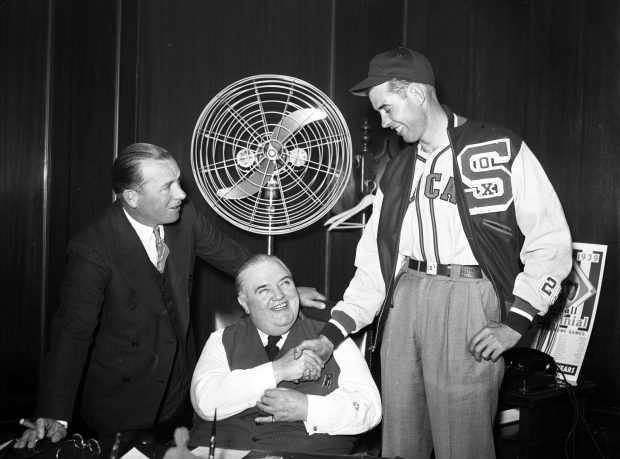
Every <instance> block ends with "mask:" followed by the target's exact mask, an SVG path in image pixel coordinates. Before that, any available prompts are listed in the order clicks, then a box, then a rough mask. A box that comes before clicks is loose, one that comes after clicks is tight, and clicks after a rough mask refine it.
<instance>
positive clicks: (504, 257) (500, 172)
mask: <svg viewBox="0 0 620 459" xmlns="http://www.w3.org/2000/svg"><path fill="white" fill-rule="evenodd" d="M444 110H445V112H446V115H447V117H448V138H449V140H450V147H451V150H452V154H453V174H454V192H455V194H456V204H457V207H458V212H459V216H460V220H461V223H462V226H463V229H464V232H465V235H466V236H467V239H468V242H469V245H470V247H471V249H472V253H473V254H474V257H475V258H476V260H477V261H478V264H479V265H480V267H481V269H482V270H483V271H484V273H485V274H486V276H487V277H488V278H489V279H490V281H491V283H492V284H493V287H494V289H495V292H496V294H497V297H498V300H499V302H500V304H501V306H502V312H503V314H502V317H503V318H504V319H503V320H504V323H505V324H506V325H508V326H510V327H511V328H513V329H515V330H517V331H518V332H519V333H521V334H523V333H524V332H525V331H526V330H527V328H528V326H529V324H530V323H531V320H532V319H533V317H534V315H536V314H537V313H538V314H544V313H545V312H546V311H547V309H548V307H549V305H550V304H551V303H553V301H554V300H555V298H556V297H557V294H558V292H559V290H560V283H561V281H562V280H563V279H564V278H565V277H566V275H568V273H569V272H570V269H571V265H572V261H571V238H570V232H569V229H568V225H567V223H566V219H565V217H564V213H563V211H562V207H561V205H560V202H559V200H558V198H557V195H556V194H555V191H554V190H553V187H552V186H551V184H550V183H549V180H548V178H547V176H546V175H545V173H544V171H543V170H542V167H541V166H540V164H539V163H538V161H537V160H536V158H535V157H534V155H533V154H532V153H531V151H530V150H529V148H528V147H527V145H526V144H525V143H524V142H523V140H522V139H521V138H520V137H518V136H517V135H516V134H515V133H513V132H512V131H510V130H509V129H507V128H504V127H501V126H497V125H493V124H489V123H482V122H476V121H470V120H466V119H465V118H461V117H458V116H455V115H454V114H453V113H452V111H451V110H450V109H449V108H448V107H445V106H444ZM416 150H417V144H414V145H411V146H410V147H408V148H407V150H406V151H404V152H402V153H401V154H399V155H397V156H396V157H395V158H393V159H392V160H391V161H390V162H389V163H388V165H387V166H386V168H385V172H384V174H383V176H382V178H381V181H380V186H379V190H378V192H377V197H376V199H375V202H374V204H373V214H372V216H371V218H370V220H369V222H368V225H367V227H366V229H365V231H364V234H363V236H362V239H361V240H360V243H359V245H358V249H357V255H356V263H355V264H356V267H357V271H356V274H355V276H354V278H353V280H352V281H351V284H350V285H349V287H348V288H347V291H346V292H345V295H344V298H343V301H342V302H340V303H338V304H337V305H336V307H335V308H334V309H333V311H332V320H333V321H336V322H338V325H340V328H341V329H344V330H345V331H346V332H347V333H351V332H353V331H357V330H359V329H360V328H363V327H364V326H365V325H368V324H369V323H371V322H372V321H373V319H374V318H375V315H378V317H377V320H376V322H375V327H374V330H373V336H372V337H371V341H372V342H371V346H370V350H371V351H372V350H374V349H375V348H376V346H377V345H378V344H379V343H380V340H381V334H382V330H383V325H384V323H385V319H386V317H387V313H388V311H389V309H390V305H391V294H392V291H393V288H394V286H395V276H396V273H397V272H398V271H399V270H400V268H401V266H402V264H403V263H404V262H405V260H404V257H403V256H402V254H400V253H399V245H400V232H401V225H402V222H403V219H404V217H405V214H406V212H407V208H408V206H409V203H410V197H409V193H408V191H409V190H411V188H412V181H413V175H414V165H415V151H416ZM515 192H516V194H515ZM522 265H523V269H522ZM506 312H507V313H506ZM321 333H322V334H324V335H325V336H327V337H328V338H329V339H330V340H332V342H334V344H337V343H338V342H339V341H340V340H341V339H342V338H341V336H342V333H341V332H340V330H339V329H338V328H337V327H336V326H335V325H334V324H333V323H330V324H328V325H327V326H326V327H325V328H324V329H323V330H322V332H321Z"/></svg>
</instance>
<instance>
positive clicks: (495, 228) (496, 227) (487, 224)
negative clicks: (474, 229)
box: [482, 218, 515, 240]
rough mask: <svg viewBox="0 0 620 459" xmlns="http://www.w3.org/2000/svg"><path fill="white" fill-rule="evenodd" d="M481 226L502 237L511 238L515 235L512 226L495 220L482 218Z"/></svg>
mask: <svg viewBox="0 0 620 459" xmlns="http://www.w3.org/2000/svg"><path fill="white" fill-rule="evenodd" d="M482 226H483V228H484V229H486V230H489V231H490V232H492V233H493V234H496V235H498V236H500V237H502V238H504V239H508V240H512V239H514V237H515V235H514V232H513V230H512V228H510V227H509V226H506V225H503V224H501V223H499V222H497V221H495V220H490V219H488V218H483V219H482Z"/></svg>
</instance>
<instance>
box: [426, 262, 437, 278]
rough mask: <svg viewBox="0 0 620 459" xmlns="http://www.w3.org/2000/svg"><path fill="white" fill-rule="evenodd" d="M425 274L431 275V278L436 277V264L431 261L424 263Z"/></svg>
mask: <svg viewBox="0 0 620 459" xmlns="http://www.w3.org/2000/svg"><path fill="white" fill-rule="evenodd" d="M426 274H431V275H433V276H436V275H437V263H434V262H432V261H427V262H426Z"/></svg>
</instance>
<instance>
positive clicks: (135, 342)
mask: <svg viewBox="0 0 620 459" xmlns="http://www.w3.org/2000/svg"><path fill="white" fill-rule="evenodd" d="M139 345H140V343H139V342H137V341H134V342H132V343H131V347H138V346H139Z"/></svg>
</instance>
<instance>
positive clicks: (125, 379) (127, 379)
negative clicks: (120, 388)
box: [123, 378, 131, 382]
mask: <svg viewBox="0 0 620 459" xmlns="http://www.w3.org/2000/svg"><path fill="white" fill-rule="evenodd" d="M129 381H131V378H123V382H129Z"/></svg>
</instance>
